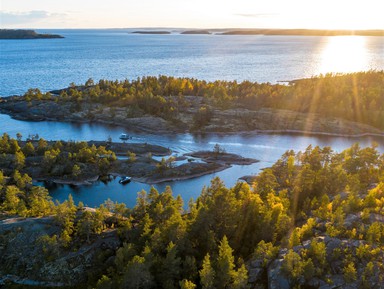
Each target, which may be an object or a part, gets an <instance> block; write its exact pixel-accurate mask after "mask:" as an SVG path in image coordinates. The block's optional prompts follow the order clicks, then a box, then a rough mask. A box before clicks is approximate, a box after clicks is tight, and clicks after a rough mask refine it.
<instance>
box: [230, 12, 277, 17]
mask: <svg viewBox="0 0 384 289" xmlns="http://www.w3.org/2000/svg"><path fill="white" fill-rule="evenodd" d="M235 15H236V16H241V17H249V18H269V17H274V16H276V15H278V14H277V13H238V14H235Z"/></svg>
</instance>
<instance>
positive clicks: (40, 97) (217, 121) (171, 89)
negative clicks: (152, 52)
mask: <svg viewBox="0 0 384 289" xmlns="http://www.w3.org/2000/svg"><path fill="white" fill-rule="evenodd" d="M0 111H1V112H2V113H6V114H10V115H11V116H12V117H14V118H17V119H23V120H34V121H36V120H56V121H71V122H99V123H106V124H115V125H120V126H126V127H128V128H130V129H132V130H138V131H145V132H152V133H155V132H156V133H175V132H176V133H177V132H194V133H241V132H256V133H257V132H263V133H302V134H324V135H327V134H329V135H342V136H361V135H367V134H369V135H379V136H383V135H384V72H383V71H368V72H358V73H351V74H340V75H339V74H327V75H320V76H317V77H313V78H309V79H301V80H293V81H290V82H288V83H287V84H271V83H257V82H250V81H243V82H237V81H219V80H217V81H214V82H207V81H204V80H197V79H193V78H175V77H169V76H158V77H142V78H138V79H136V80H132V81H130V80H123V81H117V80H116V81H110V80H100V81H98V82H97V83H95V82H94V81H93V80H92V79H89V80H88V81H87V82H86V83H85V84H81V85H79V84H74V83H72V84H71V85H70V87H68V88H66V89H62V90H57V91H52V92H47V93H42V92H41V91H40V90H39V89H29V90H28V91H27V92H26V93H25V94H24V95H23V96H13V97H7V98H1V99H0Z"/></svg>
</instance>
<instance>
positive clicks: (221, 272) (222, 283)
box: [216, 236, 235, 288]
mask: <svg viewBox="0 0 384 289" xmlns="http://www.w3.org/2000/svg"><path fill="white" fill-rule="evenodd" d="M232 253H233V249H232V248H231V247H230V246H229V244H228V239H227V237H226V236H224V237H223V239H222V240H221V242H220V245H219V256H218V258H217V264H216V287H217V288H226V287H228V286H229V285H230V284H231V281H232V276H233V275H234V273H235V271H234V267H235V263H234V257H233V254H232Z"/></svg>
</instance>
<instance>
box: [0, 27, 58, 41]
mask: <svg viewBox="0 0 384 289" xmlns="http://www.w3.org/2000/svg"><path fill="white" fill-rule="evenodd" d="M50 38H64V36H61V35H57V34H40V33H36V32H35V31H34V30H24V29H0V39H50Z"/></svg>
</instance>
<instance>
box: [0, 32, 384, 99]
mask: <svg viewBox="0 0 384 289" xmlns="http://www.w3.org/2000/svg"><path fill="white" fill-rule="evenodd" d="M37 31H38V32H40V33H53V34H61V35H63V36H65V38H63V39H33V40H0V82H1V83H0V84H1V85H0V95H1V96H8V95H14V94H22V93H24V92H25V91H26V90H27V89H28V88H39V89H41V90H43V91H48V90H53V89H58V88H63V87H67V86H68V85H69V84H70V83H72V82H74V83H77V84H80V83H84V82H85V81H86V80H87V79H89V78H93V79H94V80H99V79H112V80H114V79H119V80H122V79H135V78H137V77H141V76H147V75H153V76H157V75H160V74H161V75H170V76H179V77H193V78H198V79H204V80H209V81H214V80H237V81H242V80H250V81H257V82H272V83H275V82H277V81H284V80H293V79H298V78H305V77H312V76H314V75H318V74H319V73H327V72H333V73H336V72H343V73H346V72H353V71H362V70H370V69H377V70H382V69H384V55H383V53H384V37H374V36H366V37H365V36H330V37H319V36H263V35H249V36H244V35H226V36H224V35H181V34H178V33H172V34H169V35H147V34H146V35H143V34H132V33H131V32H132V30H121V29H120V30H119V29H118V30H113V29H110V30H107V29H104V30H76V29H75V30H37Z"/></svg>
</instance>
